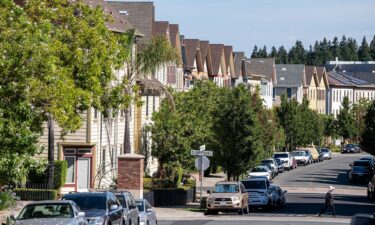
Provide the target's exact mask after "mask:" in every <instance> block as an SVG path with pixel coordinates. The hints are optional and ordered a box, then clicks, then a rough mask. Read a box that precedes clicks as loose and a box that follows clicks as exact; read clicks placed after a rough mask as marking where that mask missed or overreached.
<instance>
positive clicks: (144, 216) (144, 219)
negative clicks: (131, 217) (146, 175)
mask: <svg viewBox="0 0 375 225" xmlns="http://www.w3.org/2000/svg"><path fill="white" fill-rule="evenodd" d="M135 204H136V205H137V208H138V211H139V219H138V224H139V225H157V224H158V220H157V218H156V212H155V210H154V209H153V208H152V206H151V205H150V203H149V202H148V201H147V200H146V199H136V200H135Z"/></svg>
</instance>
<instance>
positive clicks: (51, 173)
mask: <svg viewBox="0 0 375 225" xmlns="http://www.w3.org/2000/svg"><path fill="white" fill-rule="evenodd" d="M54 145H55V131H54V127H53V119H52V116H51V115H48V177H47V185H48V188H50V189H53V176H54V169H55V164H54V158H55V157H54V156H55V154H54V153H55V152H54Z"/></svg>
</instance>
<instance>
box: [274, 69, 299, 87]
mask: <svg viewBox="0 0 375 225" xmlns="http://www.w3.org/2000/svg"><path fill="white" fill-rule="evenodd" d="M276 80H277V84H276V85H275V86H279V87H300V86H305V83H306V82H305V65H303V64H276Z"/></svg>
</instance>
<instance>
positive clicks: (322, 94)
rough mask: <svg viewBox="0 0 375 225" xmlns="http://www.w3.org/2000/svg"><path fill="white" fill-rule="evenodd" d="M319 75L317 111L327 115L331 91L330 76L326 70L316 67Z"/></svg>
mask: <svg viewBox="0 0 375 225" xmlns="http://www.w3.org/2000/svg"><path fill="white" fill-rule="evenodd" d="M316 70H317V75H318V85H317V88H316V89H317V101H316V111H317V112H318V113H320V114H326V113H327V103H326V99H327V96H326V95H327V91H328V89H329V83H328V75H327V72H326V69H325V68H324V67H322V66H318V67H316Z"/></svg>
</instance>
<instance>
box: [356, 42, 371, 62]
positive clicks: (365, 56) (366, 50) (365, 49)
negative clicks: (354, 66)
mask: <svg viewBox="0 0 375 225" xmlns="http://www.w3.org/2000/svg"><path fill="white" fill-rule="evenodd" d="M371 59H372V58H371V53H370V47H369V45H368V43H367V41H366V36H364V37H363V40H362V44H361V46H359V48H358V60H360V61H371Z"/></svg>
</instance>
